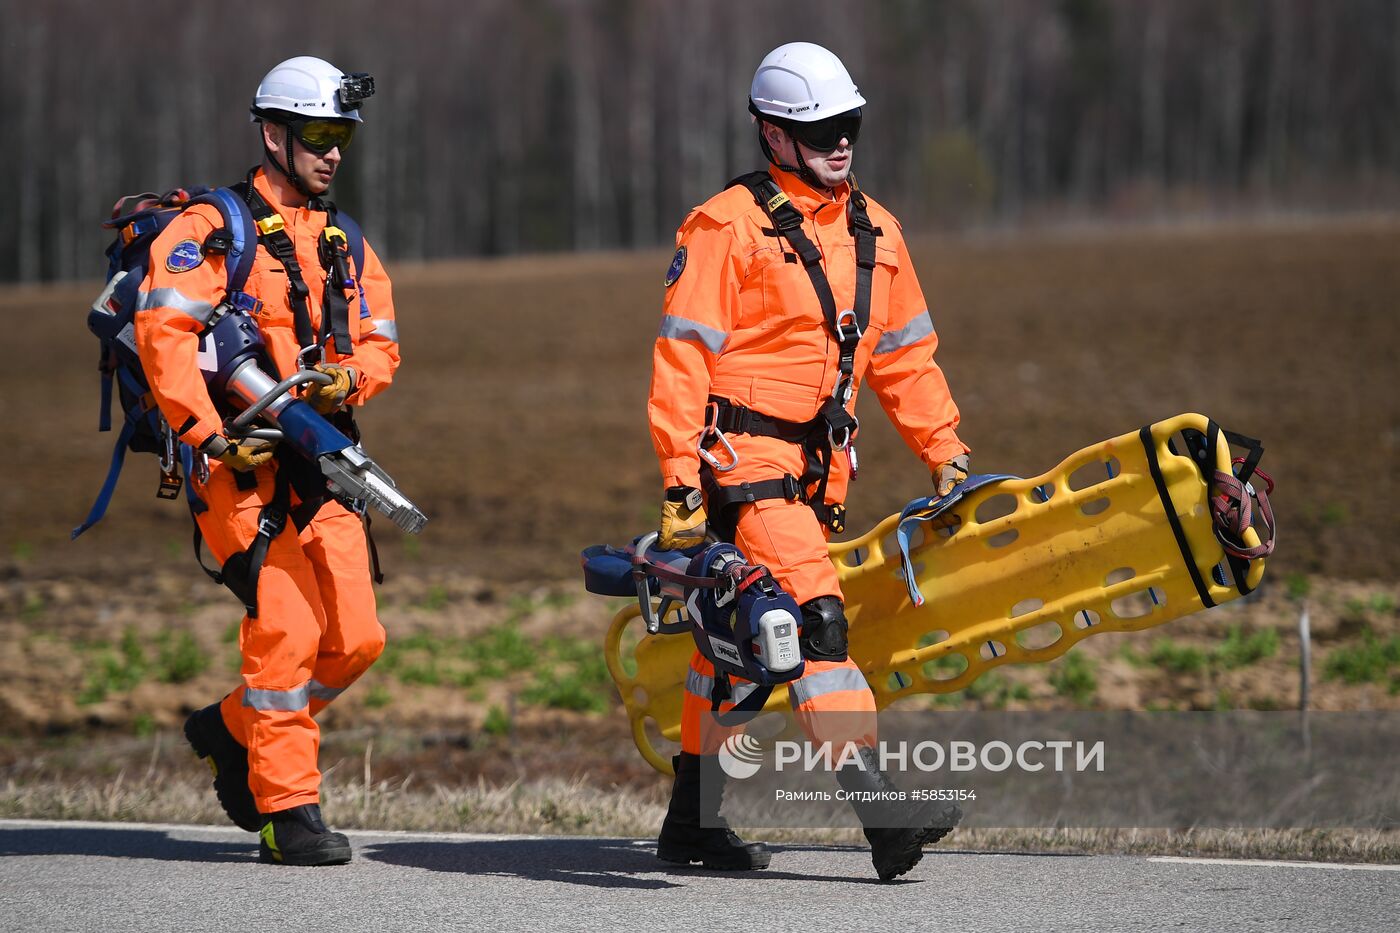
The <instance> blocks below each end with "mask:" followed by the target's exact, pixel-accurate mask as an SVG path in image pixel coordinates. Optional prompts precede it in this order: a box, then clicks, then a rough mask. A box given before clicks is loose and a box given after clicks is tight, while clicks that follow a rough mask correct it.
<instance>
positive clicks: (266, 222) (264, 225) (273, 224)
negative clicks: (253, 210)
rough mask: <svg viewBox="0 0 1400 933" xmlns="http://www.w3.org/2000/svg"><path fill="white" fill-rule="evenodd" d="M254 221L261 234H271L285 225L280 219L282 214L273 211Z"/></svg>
mask: <svg viewBox="0 0 1400 933" xmlns="http://www.w3.org/2000/svg"><path fill="white" fill-rule="evenodd" d="M255 222H256V223H257V225H258V232H259V233H261V234H262V235H263V236H271V235H272V234H274V233H276V232H277V231H279V230H282V229H283V228H285V227H286V226H287V225H286V223H285V222H284V221H283V220H282V215H281V214H278V213H277V212H275V211H274V212H273V213H271V214H269V215H268V216H266V217H260V218H258V220H257V221H255Z"/></svg>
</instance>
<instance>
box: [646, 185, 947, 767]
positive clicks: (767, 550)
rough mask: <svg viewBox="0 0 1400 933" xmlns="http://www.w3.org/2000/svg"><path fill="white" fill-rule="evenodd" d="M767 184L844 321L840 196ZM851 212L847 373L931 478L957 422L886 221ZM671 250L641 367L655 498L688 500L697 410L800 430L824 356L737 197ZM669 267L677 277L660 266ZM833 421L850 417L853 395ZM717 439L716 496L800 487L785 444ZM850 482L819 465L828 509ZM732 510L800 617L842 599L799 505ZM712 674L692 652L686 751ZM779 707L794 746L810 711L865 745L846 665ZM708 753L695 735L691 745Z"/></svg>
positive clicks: (800, 684)
mask: <svg viewBox="0 0 1400 933" xmlns="http://www.w3.org/2000/svg"><path fill="white" fill-rule="evenodd" d="M770 174H771V175H772V177H773V179H774V180H775V181H776V182H777V184H778V186H779V187H780V188H781V189H782V190H783V191H784V192H785V193H786V194H787V195H788V197H789V198H791V203H792V204H793V206H794V207H796V208H797V210H798V211H800V212H801V214H802V216H803V219H804V223H803V230H804V232H805V233H806V235H807V237H808V238H809V239H810V240H811V241H812V242H813V243H814V244H816V246H817V247H818V248H819V249H820V250H821V253H822V256H823V263H822V265H823V268H824V269H825V272H826V276H827V279H828V281H829V282H830V285H831V290H832V295H833V297H834V298H835V301H836V307H837V308H838V309H848V308H851V307H852V306H853V304H854V299H855V288H856V262H855V238H854V236H853V235H852V233H851V232H850V229H849V226H848V224H849V222H850V221H849V218H848V216H847V215H848V202H849V199H850V189H849V185H844V184H843V185H842V186H841V187H840V188H838V189H837V190H836V191H835V192H834V196H832V197H828V196H825V195H823V194H820V193H818V192H817V191H816V190H815V189H813V188H811V187H809V186H808V185H807V184H806V183H804V182H803V181H802V180H800V179H799V178H798V177H797V176H796V175H795V174H792V173H789V172H785V171H782V170H779V169H777V168H770ZM866 203H867V211H868V213H869V216H870V220H871V222H872V224H873V225H874V226H875V227H876V228H878V230H879V234H880V235H879V236H878V238H877V239H876V269H875V272H874V277H873V282H872V289H871V297H870V324H869V327H868V328H867V329H866V331H865V333H864V336H863V338H862V339H861V342H860V345H859V349H858V351H857V353H856V358H855V369H854V376H855V379H856V382H857V385H859V383H860V381H861V380H864V381H865V382H867V383H868V384H869V385H870V387H871V388H872V389H874V390H875V393H876V395H877V396H878V397H879V400H880V403H881V405H882V406H883V408H884V409H885V411H886V413H887V414H888V415H889V416H890V418H891V420H892V421H893V422H894V424H895V426H896V427H897V428H898V429H899V432H900V434H901V435H902V436H903V437H904V440H905V441H906V443H908V445H909V446H910V448H912V449H913V450H914V452H915V453H916V454H918V455H919V456H920V458H922V459H923V461H924V462H925V463H926V464H927V465H928V466H929V467H930V469H932V468H934V467H936V466H937V465H939V464H941V463H945V462H947V461H948V460H950V459H952V458H953V457H955V456H957V455H959V454H962V453H965V452H967V450H968V448H967V447H966V445H964V444H963V443H962V442H961V441H960V440H959V439H958V437H957V434H956V429H957V426H958V420H959V419H958V409H957V406H956V405H955V404H954V403H953V400H952V397H951V396H950V394H949V392H948V384H947V382H946V380H945V379H944V377H943V373H942V371H941V370H940V369H939V368H938V365H937V364H936V363H935V362H934V351H935V349H936V348H937V346H938V337H937V335H936V334H935V332H934V329H933V322H932V318H931V317H930V315H929V311H928V305H927V303H926V302H925V301H924V297H923V292H922V290H921V289H920V288H919V281H918V278H917V277H916V276H915V274H914V268H913V266H912V264H911V262H910V259H909V253H908V250H907V249H906V247H905V244H904V239H903V236H902V235H901V232H900V227H899V223H898V221H896V220H895V219H894V217H893V216H892V215H891V214H890V213H889V212H888V211H886V210H885V209H884V208H883V207H881V206H880V205H878V204H876V203H875V202H874V200H873V199H871V198H870V197H869V196H868V195H867V196H866ZM676 244H677V247H678V252H677V257H676V260H675V262H674V263H673V271H672V273H671V274H670V275H669V276H668V278H674V281H673V284H671V285H670V286H668V287H667V291H666V300H665V309H664V310H665V316H664V317H663V319H662V323H661V332H660V335H659V336H658V338H657V341H656V347H655V352H654V355H653V361H652V381H651V395H650V401H649V405H648V414H649V417H650V422H651V436H652V443H653V445H654V446H655V448H656V452H657V456H658V457H659V458H660V461H661V474H662V479H663V483H664V485H665V486H666V487H671V486H691V487H700V486H702V483H701V480H700V470H701V461H700V458H699V456H698V454H697V452H696V443H697V441H698V440H699V438H700V435H701V431H702V428H703V427H704V425H705V417H706V401H707V399H708V398H709V397H711V396H714V397H718V398H724V399H727V400H729V401H730V402H731V403H733V404H736V405H740V406H743V407H744V408H748V409H751V410H753V411H756V412H760V413H762V414H765V415H768V416H771V417H775V418H781V419H783V420H786V421H791V422H806V421H809V420H811V419H813V418H815V417H816V415H817V414H818V412H819V410H820V409H821V408H822V405H823V404H824V402H825V401H826V400H827V399H828V398H829V397H830V396H831V394H832V391H833V389H834V387H835V385H836V381H837V378H838V365H837V357H838V344H837V341H836V339H835V338H834V336H833V335H832V334H831V332H830V330H829V329H828V327H827V324H826V321H825V318H824V317H823V313H822V308H821V304H820V302H819V299H818V297H817V294H816V291H815V290H814V288H813V285H812V280H811V279H810V278H809V276H808V275H807V272H806V270H805V269H804V268H803V266H802V264H801V263H800V262H798V261H795V260H796V259H797V256H796V255H795V253H794V252H793V250H792V248H791V247H790V245H789V244H788V243H787V241H786V240H785V239H783V238H782V237H780V236H778V235H776V231H775V230H774V229H773V223H772V221H771V220H770V218H769V217H768V215H767V213H766V212H765V211H764V209H763V208H762V207H760V206H759V205H758V203H757V202H756V201H755V200H754V196H753V195H752V194H751V193H750V191H749V190H748V189H747V188H745V187H743V186H735V187H732V188H728V189H726V190H724V191H722V192H720V193H719V194H717V195H715V196H714V197H713V198H711V199H710V200H709V201H707V202H705V203H704V204H702V205H701V206H700V207H698V208H696V209H695V210H693V211H692V212H691V214H690V216H689V217H687V218H686V220H685V223H684V224H683V225H682V226H681V228H680V230H679V231H678V232H677V234H676ZM681 249H683V250H684V252H683V253H682V252H680V250H681ZM681 263H683V266H682V268H681V270H680V274H679V276H678V277H676V276H675V272H674V268H675V265H676V264H681ZM848 409H849V410H851V411H854V409H855V399H854V398H852V400H851V402H850V404H849V406H848ZM727 439H728V441H729V443H730V444H732V445H733V448H734V451H735V453H736V454H737V459H738V465H737V466H736V467H735V468H734V469H733V470H732V471H730V472H724V473H715V474H713V480H714V481H716V482H718V483H719V484H720V485H722V486H731V485H737V484H739V483H743V482H758V481H765V480H771V479H773V478H775V477H781V476H783V475H784V474H788V475H792V476H801V475H802V474H803V471H804V467H805V455H804V453H803V450H802V447H801V446H800V445H799V444H795V443H790V442H788V441H784V440H781V439H778V438H773V437H763V436H753V435H749V434H737V433H736V434H730V435H727ZM713 450H714V453H715V454H716V456H717V457H718V458H719V459H720V460H721V461H725V460H727V459H728V458H727V455H726V454H725V452H723V450H722V449H721V448H714V449H713ZM849 480H850V467H849V461H848V459H847V457H846V456H844V455H843V454H841V453H836V454H834V455H833V457H832V467H831V471H830V478H829V481H828V486H827V490H826V497H825V498H826V502H827V504H838V503H842V502H844V500H845V496H846V488H847V484H848V483H849ZM737 509H738V514H737V525H736V529H735V536H734V543H735V544H736V545H738V547H739V548H740V549H741V550H742V551H743V552H744V554H745V555H746V556H747V557H748V558H749V560H750V561H752V562H754V563H761V564H765V565H767V567H768V568H769V570H770V571H771V572H772V573H773V575H774V577H775V578H776V579H777V580H778V582H779V583H781V584H782V586H783V587H784V589H786V590H787V592H788V593H789V594H790V595H791V596H792V597H793V598H794V599H796V600H797V602H798V603H799V604H805V603H807V602H809V601H811V600H813V599H816V598H818V597H822V596H835V597H838V598H839V597H840V596H841V587H840V584H839V582H838V581H837V577H836V571H835V568H834V567H833V566H832V564H831V561H830V560H829V559H828V558H827V537H828V529H827V527H826V526H825V525H823V524H821V523H820V522H819V521H818V519H817V516H816V515H815V513H814V512H813V511H812V510H811V509H810V508H809V507H807V506H806V505H804V504H803V503H801V502H798V501H789V500H785V499H764V500H760V501H758V502H754V503H751V504H743V505H740V506H737ZM711 517H712V518H718V516H714V515H711ZM713 676H714V670H713V666H712V665H711V664H710V663H709V662H708V661H706V660H705V658H704V657H703V656H702V655H701V654H700V653H699V652H698V651H697V652H696V653H695V655H694V657H693V658H692V660H691V668H690V673H689V676H688V677H687V681H686V695H685V706H684V711H683V716H682V720H681V744H682V748H683V750H684V751H686V752H690V753H694V754H699V753H701V752H702V747H701V746H702V742H701V739H700V727H701V722H702V718H703V716H704V714H705V713H708V712H709V710H710V705H711V701H710V692H709V691H710V686H711V685H712V683H713ZM790 696H791V699H792V703H793V707H794V709H795V710H796V711H797V714H798V718H799V721H802V722H803V725H804V726H805V727H807V729H808V731H809V734H811V733H812V732H813V730H814V729H815V728H817V727H816V726H815V725H814V723H815V720H814V719H813V718H812V715H811V714H816V713H821V712H826V711H850V712H861V713H870V714H871V717H870V720H871V723H872V725H871V727H870V728H871V730H872V734H867V736H866V739H867V741H873V713H874V710H875V703H874V697H873V696H872V694H871V693H870V688H869V686H868V685H867V684H866V682H865V679H864V677H863V676H862V675H861V672H860V669H859V668H858V667H857V666H856V664H855V663H854V662H853V661H851V660H850V659H849V658H847V659H846V660H845V661H839V662H837V661H812V660H808V662H807V665H806V669H805V673H804V675H803V677H802V678H801V679H800V680H798V681H796V682H795V683H793V684H791V685H790ZM815 737H816V736H815V735H814V738H815ZM711 743H712V739H711V738H710V737H707V738H706V740H705V742H704V744H706V745H708V744H711ZM705 750H706V751H713V749H705Z"/></svg>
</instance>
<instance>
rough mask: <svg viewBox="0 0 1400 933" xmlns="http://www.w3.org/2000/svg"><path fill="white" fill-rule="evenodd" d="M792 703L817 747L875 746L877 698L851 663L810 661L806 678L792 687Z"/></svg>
mask: <svg viewBox="0 0 1400 933" xmlns="http://www.w3.org/2000/svg"><path fill="white" fill-rule="evenodd" d="M788 699H789V700H790V701H791V703H792V709H793V712H794V713H795V714H796V717H797V723H798V725H800V726H801V727H802V731H803V732H805V733H806V734H807V737H808V738H809V739H811V740H812V742H813V743H815V744H817V745H820V744H821V743H823V742H830V743H831V744H832V745H833V746H838V747H839V746H841V745H844V744H845V743H847V742H857V743H862V744H865V745H871V746H874V744H875V739H876V737H877V736H878V733H879V730H878V728H877V726H876V718H875V694H873V693H871V692H870V685H869V684H867V683H866V682H865V677H864V675H862V674H861V672H860V668H859V667H857V666H856V662H854V661H852V660H851V659H849V658H847V659H846V660H844V661H808V662H807V666H806V667H805V668H804V669H803V671H802V676H801V677H800V678H798V679H797V680H795V681H793V682H792V683H790V684H788Z"/></svg>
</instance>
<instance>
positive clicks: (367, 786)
mask: <svg viewBox="0 0 1400 933" xmlns="http://www.w3.org/2000/svg"><path fill="white" fill-rule="evenodd" d="M150 777H151V775H149V774H147V775H141V774H130V775H129V774H127V773H125V772H123V773H121V774H118V775H117V776H116V777H115V778H112V779H108V780H79V781H73V780H71V779H67V780H65V779H63V778H62V777H61V776H59V775H53V776H50V777H48V778H40V779H37V780H32V781H26V782H23V783H21V782H18V781H15V780H13V779H12V780H10V781H8V782H7V783H6V784H5V785H4V786H3V787H0V817H3V818H28V819H65V820H112V821H120V822H162V823H195V824H214V825H223V824H224V823H225V819H224V816H223V814H222V812H221V811H220V810H219V808H218V805H217V804H216V803H215V801H214V797H213V794H212V793H210V792H209V790H208V787H207V782H206V780H205V778H204V776H203V775H202V774H197V773H190V774H187V775H186V776H184V777H182V778H181V777H171V776H169V775H167V776H164V777H163V778H162V779H161V780H159V781H153V780H150ZM356 777H357V776H355V775H351V774H348V773H341V774H337V773H336V772H335V770H334V769H332V771H330V772H328V773H327V775H326V781H325V785H324V788H323V800H324V806H325V809H326V812H327V814H328V816H330V817H331V819H332V820H333V821H334V823H335V825H337V826H339V827H343V828H353V829H391V830H398V831H419V832H476V833H524V834H531V835H589V836H622V837H638V838H646V837H649V836H652V835H654V834H655V832H656V831H657V828H658V827H659V826H660V824H661V819H662V817H663V816H664V814H665V806H664V800H663V799H662V796H661V788H657V789H656V790H655V792H652V793H647V792H641V791H637V790H634V789H631V788H627V787H611V788H600V787H597V786H595V785H592V784H590V783H588V782H587V781H584V780H579V779H575V780H559V779H544V780H537V781H519V782H512V783H509V784H488V783H487V782H486V781H484V780H481V781H478V782H477V783H476V784H475V785H468V786H465V787H451V786H448V785H445V784H436V785H433V786H431V787H429V786H422V787H418V786H414V783H413V781H412V779H411V778H408V779H404V780H400V781H377V782H376V781H372V780H371V781H369V782H365V781H364V780H356V779H355V778H356ZM749 835H751V836H752V837H753V838H763V839H765V840H767V841H770V842H777V843H796V844H804V843H805V844H846V845H860V844H861V842H862V840H861V838H860V834H859V832H857V831H856V830H854V829H785V830H771V829H769V830H755V831H753V832H752V833H750V834H749ZM947 845H950V846H951V847H952V848H955V849H959V850H965V851H971V852H1014V853H1020V852H1058V853H1079V854H1093V855H1134V856H1147V855H1176V856H1206V857H1219V858H1267V859H1293V860H1305V861H1327V862H1371V863H1397V862H1400V831H1397V830H1344V829H1328V830H1318V829H1284V830H1279V829H1254V830H1225V829H1187V830H1143V829H969V830H959V831H957V832H956V833H955V834H954V835H953V836H952V837H951V838H950V840H949V843H948V844H947Z"/></svg>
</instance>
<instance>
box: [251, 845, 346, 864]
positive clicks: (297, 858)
mask: <svg viewBox="0 0 1400 933" xmlns="http://www.w3.org/2000/svg"><path fill="white" fill-rule="evenodd" d="M350 855H351V853H350V846H349V845H348V844H346V845H343V846H330V847H327V848H324V849H313V850H312V851H310V852H283V853H282V854H281V857H280V858H279V857H278V856H277V855H275V854H274V853H273V851H272V850H271V849H269V848H268V847H267V846H265V845H261V846H259V847H258V861H259V862H263V863H265V864H267V865H299V866H314V865H345V864H347V863H348V862H349V861H350Z"/></svg>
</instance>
